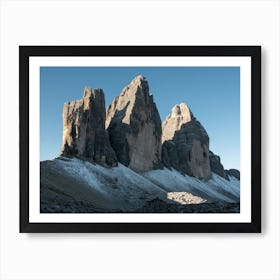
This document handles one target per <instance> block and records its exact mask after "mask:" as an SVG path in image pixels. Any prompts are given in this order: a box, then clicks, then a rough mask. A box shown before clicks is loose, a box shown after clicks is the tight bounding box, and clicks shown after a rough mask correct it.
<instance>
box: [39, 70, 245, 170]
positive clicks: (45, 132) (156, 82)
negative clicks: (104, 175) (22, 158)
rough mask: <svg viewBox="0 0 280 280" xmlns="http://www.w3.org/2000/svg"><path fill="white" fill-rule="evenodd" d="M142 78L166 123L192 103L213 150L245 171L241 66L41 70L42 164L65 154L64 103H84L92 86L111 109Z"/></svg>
mask: <svg viewBox="0 0 280 280" xmlns="http://www.w3.org/2000/svg"><path fill="white" fill-rule="evenodd" d="M138 75H143V76H145V77H146V78H147V80H148V83H149V87H150V92H151V93H153V95H154V101H155V102H156V104H157V108H158V111H159V113H160V116H161V120H162V121H164V120H165V118H166V116H167V115H168V114H169V113H170V112H171V108H172V107H173V106H174V105H175V104H179V103H182V102H184V103H186V104H187V105H188V106H189V107H190V109H191V111H192V112H193V114H194V116H195V117H196V118H197V119H198V120H199V121H200V122H201V124H202V125H203V126H204V128H205V129H206V131H207V132H208V135H209V137H210V150H211V151H213V152H214V153H215V154H217V155H219V156H220V157H221V161H222V164H223V165H224V167H225V168H226V169H229V168H237V169H239V167H240V163H239V160H240V69H239V67H41V69H40V159H41V160H46V159H53V158H55V157H57V156H58V155H59V152H60V148H61V141H62V110H63V103H64V102H68V101H72V100H77V99H80V98H82V95H83V91H84V88H85V86H90V87H91V88H93V89H94V88H102V89H103V91H104V93H105V101H106V107H107V106H108V105H109V104H110V103H111V102H112V100H113V98H114V97H115V96H117V95H118V94H119V93H120V92H121V91H122V89H123V88H124V87H125V86H126V85H127V84H129V83H130V81H131V80H132V79H133V78H134V77H135V76H138Z"/></svg>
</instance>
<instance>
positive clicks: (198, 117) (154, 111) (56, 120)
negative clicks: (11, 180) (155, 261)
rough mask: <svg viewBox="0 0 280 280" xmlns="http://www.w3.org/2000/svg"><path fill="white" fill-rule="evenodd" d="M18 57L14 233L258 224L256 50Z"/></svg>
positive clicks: (31, 53) (30, 50)
mask: <svg viewBox="0 0 280 280" xmlns="http://www.w3.org/2000/svg"><path fill="white" fill-rule="evenodd" d="M19 58H20V61H19V63H20V73H19V76H20V232H261V47H259V46H20V47H19Z"/></svg>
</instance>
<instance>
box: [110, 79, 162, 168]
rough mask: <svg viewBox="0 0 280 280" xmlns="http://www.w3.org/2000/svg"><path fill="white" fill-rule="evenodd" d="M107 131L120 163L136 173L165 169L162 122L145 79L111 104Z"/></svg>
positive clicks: (126, 89) (137, 80) (130, 85)
mask: <svg viewBox="0 0 280 280" xmlns="http://www.w3.org/2000/svg"><path fill="white" fill-rule="evenodd" d="M106 128H107V130H108V133H109V137H110V142H111V145H112V147H113V149H114V150H115V152H116V155H117V158H118V161H119V162H120V163H122V164H124V165H125V166H128V167H129V168H130V169H132V170H134V171H136V172H142V171H147V170H151V169H154V168H158V167H160V166H161V136H162V128H161V120H160V116H159V113H158V110H157V107H156V104H155V103H154V101H153V96H152V95H151V94H150V93H149V85H148V82H147V81H146V79H145V78H144V77H143V76H138V77H136V78H135V79H133V80H132V82H131V83H130V84H129V85H128V86H126V87H125V88H124V89H123V91H122V92H121V94H120V95H119V96H117V97H116V98H115V99H114V100H113V102H112V103H111V104H110V106H109V107H108V109H107V117H106Z"/></svg>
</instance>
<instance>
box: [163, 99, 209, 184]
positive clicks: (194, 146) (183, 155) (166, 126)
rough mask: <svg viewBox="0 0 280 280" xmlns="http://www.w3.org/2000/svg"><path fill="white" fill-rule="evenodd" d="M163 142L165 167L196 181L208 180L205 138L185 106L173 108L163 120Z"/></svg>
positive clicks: (200, 127) (201, 128) (207, 153)
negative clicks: (192, 177) (191, 177)
mask: <svg viewBox="0 0 280 280" xmlns="http://www.w3.org/2000/svg"><path fill="white" fill-rule="evenodd" d="M162 142H163V143H162V161H163V164H164V165H165V166H167V167H169V168H174V169H176V170H178V171H180V172H182V173H185V174H188V175H191V176H194V177H197V178H199V179H205V180H208V179H210V178H211V168H210V161H209V137H208V134H207V132H206V130H205V129H204V127H203V126H202V125H201V124H200V122H199V121H197V120H196V118H195V117H194V116H193V114H192V113H191V111H190V109H189V107H188V106H187V105H186V104H184V103H181V104H180V105H176V106H174V107H173V109H172V112H171V114H170V115H168V117H167V118H166V120H165V122H164V123H163V125H162Z"/></svg>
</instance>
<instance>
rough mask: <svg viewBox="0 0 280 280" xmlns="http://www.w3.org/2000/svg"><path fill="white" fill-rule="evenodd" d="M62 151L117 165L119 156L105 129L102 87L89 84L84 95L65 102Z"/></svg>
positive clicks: (65, 154) (66, 153) (108, 164)
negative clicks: (96, 87) (97, 87)
mask: <svg viewBox="0 0 280 280" xmlns="http://www.w3.org/2000/svg"><path fill="white" fill-rule="evenodd" d="M62 116H63V138H62V149H61V155H63V156H76V157H80V158H85V159H88V160H91V161H94V162H97V163H100V164H102V165H104V166H109V167H110V166H116V165H117V157H116V153H115V152H114V150H113V149H112V147H111V145H110V141H109V137H108V133H107V131H106V130H105V99H104V93H103V91H102V90H101V89H95V90H92V89H91V88H89V87H86V88H85V90H84V94H83V98H82V99H79V100H75V101H71V102H66V103H64V107H63V114H62Z"/></svg>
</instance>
